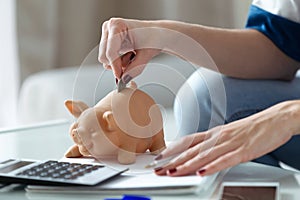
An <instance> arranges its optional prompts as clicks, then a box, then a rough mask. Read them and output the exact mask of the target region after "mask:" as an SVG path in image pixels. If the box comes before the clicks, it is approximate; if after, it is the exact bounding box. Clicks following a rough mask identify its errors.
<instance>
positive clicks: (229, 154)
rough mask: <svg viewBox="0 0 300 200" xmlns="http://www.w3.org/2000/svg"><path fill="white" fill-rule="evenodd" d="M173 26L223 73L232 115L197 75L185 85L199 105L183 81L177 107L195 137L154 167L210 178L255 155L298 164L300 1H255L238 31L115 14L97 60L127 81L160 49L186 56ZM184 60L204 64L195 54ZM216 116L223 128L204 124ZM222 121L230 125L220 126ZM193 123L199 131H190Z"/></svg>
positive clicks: (264, 160)
mask: <svg viewBox="0 0 300 200" xmlns="http://www.w3.org/2000/svg"><path fill="white" fill-rule="evenodd" d="M143 30H147V31H143ZM170 30H171V32H172V31H174V32H176V33H180V34H183V35H186V36H188V37H190V38H192V39H193V40H194V41H196V42H197V43H198V44H201V45H202V46H203V48H204V49H205V50H206V51H207V52H208V54H209V55H210V56H211V58H212V59H213V61H214V62H215V64H216V66H217V70H218V71H219V72H220V73H222V74H223V75H224V76H223V77H222V80H223V82H224V86H225V89H226V96H227V104H226V105H225V106H227V110H226V114H224V113H223V114H222V113H220V112H218V111H219V110H220V109H222V108H221V107H222V106H224V105H219V104H218V102H217V101H216V100H214V101H210V100H209V94H208V92H207V89H206V88H205V87H206V86H205V84H203V81H202V80H201V79H199V78H197V75H195V74H193V75H192V76H191V77H190V79H189V80H188V81H187V83H186V84H188V85H189V87H191V91H192V93H194V94H196V99H197V102H199V103H198V105H195V104H190V103H189V99H190V98H189V95H193V94H191V93H190V92H189V91H186V89H185V88H186V87H185V86H183V87H182V89H181V90H180V91H179V94H178V98H179V99H180V100H181V104H180V106H181V107H180V106H179V104H175V113H176V114H177V115H176V118H177V121H179V123H180V131H181V133H182V134H189V135H187V136H185V137H183V138H182V139H180V140H179V141H177V142H176V143H175V144H172V145H171V146H170V147H168V148H167V149H166V150H165V151H164V152H162V153H161V154H160V155H159V156H158V157H157V158H156V159H158V160H159V159H163V158H166V157H168V156H171V155H177V154H178V153H179V155H178V156H176V157H175V158H174V159H173V160H172V161H171V162H170V163H168V164H167V165H165V166H164V167H160V168H156V169H155V172H156V173H157V174H158V175H165V174H167V175H170V176H180V175H186V174H190V173H197V174H199V175H201V176H204V175H210V174H213V173H215V172H217V171H220V170H223V169H225V168H228V167H231V166H234V165H236V164H239V163H241V162H246V161H250V160H254V159H256V161H258V162H262V163H266V164H270V165H275V166H278V165H279V164H278V163H279V161H282V162H285V163H287V164H289V165H291V166H292V167H295V168H297V169H300V156H299V152H300V136H297V134H298V133H300V123H299V122H300V100H295V99H299V97H300V79H299V78H297V77H296V78H294V77H295V74H296V72H297V70H298V69H299V67H300V40H299V35H300V0H287V1H281V0H272V1H271V0H269V1H265V0H254V1H253V3H252V5H251V9H250V13H249V18H248V22H247V26H246V28H245V29H239V30H237V29H235V30H231V29H219V28H212V27H206V26H201V25H196V24H188V23H183V22H177V21H139V20H129V19H115V18H113V19H110V20H109V21H107V22H105V23H104V24H103V26H102V37H101V41H100V46H99V61H100V62H101V63H103V64H104V66H105V67H106V68H109V69H112V70H113V73H114V75H115V77H116V78H117V79H122V80H123V81H124V82H128V81H129V80H131V79H132V78H133V77H135V76H137V75H139V74H140V73H141V72H142V70H143V68H144V66H145V64H146V63H147V62H148V61H149V60H150V59H151V58H153V57H154V56H156V55H157V54H159V53H160V52H168V53H171V54H174V55H177V56H180V54H179V53H176V51H172V50H170V47H171V46H172V45H173V44H174V42H176V41H180V38H178V34H168V33H169V31H170ZM141 47H144V48H141ZM123 50H124V51H123ZM132 50H135V53H136V56H135V59H134V60H131V58H130V57H131V55H130V54H125V55H124V56H122V57H120V56H119V55H120V53H121V54H122V52H125V53H126V52H129V51H132ZM186 59H188V60H189V61H191V62H193V63H195V64H198V65H200V66H202V65H203V63H202V61H201V59H197V58H196V57H195V56H194V57H193V56H191V58H186ZM127 63H128V64H127ZM125 64H126V65H125ZM204 66H205V65H204ZM207 67H209V66H207ZM209 68H211V69H214V70H216V69H215V68H213V67H209ZM210 76H211V77H212V78H211V79H210V80H213V79H214V76H215V77H216V78H217V74H213V73H212V74H210ZM229 77H230V78H229ZM241 79H243V80H241ZM246 79H247V80H246ZM212 84H213V81H212ZM241 94H242V95H241ZM280 102H281V103H280ZM198 106H199V108H200V110H201V112H203V113H201V119H200V120H199V121H195V120H194V121H191V120H190V119H189V120H188V119H187V116H188V115H190V113H191V111H192V110H194V109H195V107H198ZM179 107H180V108H181V110H180V112H179V111H178V110H179ZM212 107H213V108H214V109H211V108H212ZM211 113H219V115H220V116H219V117H217V118H218V120H217V121H218V122H216V125H218V124H219V126H215V127H210V126H209V125H208V123H206V122H205V119H207V118H209V117H210V116H211ZM222 115H223V116H222ZM222 118H224V119H225V123H227V124H226V125H222V124H223V123H224V121H222V120H220V119H222ZM206 121H207V120H206ZM193 124H197V125H198V130H191V129H190V127H192V125H193ZM208 128H211V129H209V130H207V129H208ZM195 131H198V133H193V134H192V132H195ZM185 144H188V145H185ZM297 155H298V156H297Z"/></svg>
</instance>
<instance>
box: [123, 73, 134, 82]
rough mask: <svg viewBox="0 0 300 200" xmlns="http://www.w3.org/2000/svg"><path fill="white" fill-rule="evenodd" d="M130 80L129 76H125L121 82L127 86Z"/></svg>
mask: <svg viewBox="0 0 300 200" xmlns="http://www.w3.org/2000/svg"><path fill="white" fill-rule="evenodd" d="M131 79H132V77H131V76H130V75H129V74H127V75H126V76H124V78H123V82H124V83H125V84H127V83H129V81H131Z"/></svg>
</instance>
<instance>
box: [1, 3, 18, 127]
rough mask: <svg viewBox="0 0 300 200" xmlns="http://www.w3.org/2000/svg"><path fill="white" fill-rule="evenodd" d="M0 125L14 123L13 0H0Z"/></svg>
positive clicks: (15, 46)
mask: <svg viewBox="0 0 300 200" xmlns="http://www.w3.org/2000/svg"><path fill="white" fill-rule="evenodd" d="M0 16H1V17H0V24H1V31H0V44H1V46H0V61H1V62H0V94H1V97H0V127H2V126H10V125H13V124H15V122H16V121H15V120H16V102H17V90H18V86H19V85H18V84H19V82H18V56H17V41H16V39H17V35H16V26H15V25H16V24H15V19H16V18H15V1H14V0H6V1H0Z"/></svg>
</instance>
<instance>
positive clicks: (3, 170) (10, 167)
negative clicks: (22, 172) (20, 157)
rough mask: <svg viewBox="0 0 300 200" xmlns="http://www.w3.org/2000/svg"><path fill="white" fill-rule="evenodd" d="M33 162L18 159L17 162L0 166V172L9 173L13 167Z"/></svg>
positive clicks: (16, 167)
mask: <svg viewBox="0 0 300 200" xmlns="http://www.w3.org/2000/svg"><path fill="white" fill-rule="evenodd" d="M32 163H34V162H28V161H19V162H17V163H14V164H12V165H9V166H6V167H3V168H0V173H9V172H11V171H13V170H15V169H18V168H20V167H24V166H26V165H29V164H32Z"/></svg>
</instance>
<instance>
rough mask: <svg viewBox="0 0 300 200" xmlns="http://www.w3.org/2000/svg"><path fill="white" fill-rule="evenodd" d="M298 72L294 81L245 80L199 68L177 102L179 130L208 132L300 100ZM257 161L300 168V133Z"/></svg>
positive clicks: (183, 88) (175, 107)
mask: <svg viewBox="0 0 300 200" xmlns="http://www.w3.org/2000/svg"><path fill="white" fill-rule="evenodd" d="M297 75H298V76H296V78H295V79H294V80H293V81H277V80H241V79H234V78H229V77H225V76H222V75H220V74H218V73H215V72H212V71H209V70H204V69H199V70H197V71H196V72H195V73H194V74H192V75H191V76H190V77H189V79H188V80H187V81H186V83H185V84H184V85H183V86H182V87H181V89H180V90H179V92H178V94H177V97H176V100H175V103H174V113H175V119H176V122H177V125H178V128H179V133H180V134H181V135H186V134H191V133H195V132H200V131H205V130H207V129H209V128H212V127H214V126H217V125H221V124H224V123H229V122H232V121H235V120H238V119H241V118H244V117H247V116H249V115H252V114H255V113H257V112H259V111H262V110H264V109H266V108H268V107H270V106H272V105H274V104H277V103H279V102H282V101H286V100H292V99H300V73H298V74H297ZM212 93H213V94H212ZM299 123H300V122H299ZM274 137H276V136H275V135H274ZM255 161H256V162H260V163H264V164H269V165H273V166H279V161H281V162H283V163H286V164H288V165H290V166H292V167H294V168H296V169H300V136H294V137H292V139H291V140H290V141H289V142H287V143H286V144H284V145H283V146H281V147H279V148H278V149H276V150H275V151H273V152H271V153H269V154H267V155H264V156H262V157H260V158H258V159H256V160H255Z"/></svg>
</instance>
